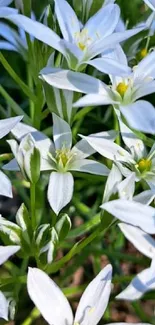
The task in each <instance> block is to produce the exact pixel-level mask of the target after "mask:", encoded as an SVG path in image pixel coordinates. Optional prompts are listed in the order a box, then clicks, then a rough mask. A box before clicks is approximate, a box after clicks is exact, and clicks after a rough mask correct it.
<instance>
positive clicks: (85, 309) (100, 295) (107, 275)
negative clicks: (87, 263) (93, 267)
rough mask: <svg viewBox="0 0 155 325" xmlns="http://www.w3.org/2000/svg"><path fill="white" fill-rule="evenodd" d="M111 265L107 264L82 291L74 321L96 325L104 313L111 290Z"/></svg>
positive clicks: (82, 324)
mask: <svg viewBox="0 0 155 325" xmlns="http://www.w3.org/2000/svg"><path fill="white" fill-rule="evenodd" d="M111 276H112V266H111V265H110V264H109V265H107V266H106V267H105V268H104V269H103V270H102V271H101V272H100V273H99V274H98V275H97V276H96V278H95V279H94V280H93V281H92V282H91V283H90V284H89V285H88V286H87V288H86V290H85V291H84V293H83V295H82V297H81V299H80V302H79V305H78V308H77V311H76V314H75V323H78V324H81V325H84V324H89V325H96V324H97V323H98V322H99V321H100V319H101V317H102V315H103V314H104V312H105V310H106V308H107V305H108V301H109V296H110V292H111Z"/></svg>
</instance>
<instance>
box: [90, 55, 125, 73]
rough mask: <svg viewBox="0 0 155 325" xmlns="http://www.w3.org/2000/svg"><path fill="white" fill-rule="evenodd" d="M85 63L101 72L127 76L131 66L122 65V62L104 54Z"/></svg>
mask: <svg viewBox="0 0 155 325" xmlns="http://www.w3.org/2000/svg"><path fill="white" fill-rule="evenodd" d="M87 63H88V64H90V65H92V66H93V67H94V68H96V69H97V70H99V71H101V72H103V73H106V74H111V75H114V76H127V75H129V74H130V72H131V68H129V67H128V66H126V65H123V63H119V62H118V61H116V60H114V59H112V58H108V57H106V56H102V58H97V59H93V60H89V61H88V62H87Z"/></svg>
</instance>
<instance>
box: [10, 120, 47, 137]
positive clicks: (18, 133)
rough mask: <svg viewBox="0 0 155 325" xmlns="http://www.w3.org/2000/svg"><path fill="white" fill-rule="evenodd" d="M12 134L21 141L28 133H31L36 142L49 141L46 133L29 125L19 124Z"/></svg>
mask: <svg viewBox="0 0 155 325" xmlns="http://www.w3.org/2000/svg"><path fill="white" fill-rule="evenodd" d="M11 133H12V134H13V135H14V137H15V138H16V139H17V140H21V139H22V138H23V137H24V136H25V135H27V134H28V133H31V135H32V136H33V138H34V140H36V141H40V140H44V139H47V136H46V135H45V134H44V133H42V132H40V131H38V130H37V129H35V128H34V127H32V126H30V125H27V124H25V123H18V124H17V125H16V126H15V127H14V128H13V129H12V130H11Z"/></svg>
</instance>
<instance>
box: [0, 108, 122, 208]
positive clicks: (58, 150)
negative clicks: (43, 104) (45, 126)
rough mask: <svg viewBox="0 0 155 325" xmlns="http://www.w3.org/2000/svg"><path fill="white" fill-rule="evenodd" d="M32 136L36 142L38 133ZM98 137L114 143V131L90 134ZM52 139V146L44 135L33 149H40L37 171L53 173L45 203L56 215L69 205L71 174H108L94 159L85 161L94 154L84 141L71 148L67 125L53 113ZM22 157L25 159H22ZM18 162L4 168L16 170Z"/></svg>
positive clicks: (70, 135) (19, 131)
mask: <svg viewBox="0 0 155 325" xmlns="http://www.w3.org/2000/svg"><path fill="white" fill-rule="evenodd" d="M17 129H18V127H17ZM17 129H16V128H15V133H14V134H16V136H17V135H19V134H18V133H21V130H17ZM30 130H31V129H30ZM32 131H33V129H32ZM13 132H14V131H13ZM29 132H30V131H29ZM26 133H27V131H26ZM24 134H25V133H24ZM33 134H34V137H35V138H36V139H38V134H39V137H40V133H39V132H37V131H36V132H32V135H33ZM29 136H30V135H29ZM100 137H101V138H102V137H103V138H105V139H107V141H108V142H109V143H111V140H114V139H115V137H116V132H114V131H109V132H101V133H97V134H93V135H92V138H100ZM31 139H32V136H31ZM53 140H54V143H53V142H52V141H51V140H50V139H49V138H46V137H45V136H44V139H41V140H39V141H38V140H37V141H35V140H34V143H35V146H36V147H37V148H38V149H39V150H40V155H41V167H40V170H41V171H47V170H52V173H51V175H50V180H49V185H48V200H49V203H50V205H51V207H52V209H53V210H54V212H55V213H56V214H58V213H59V211H60V210H61V209H62V208H63V207H64V206H66V205H67V204H68V203H69V202H70V200H71V198H72V195H73V185H74V181H73V176H72V174H71V172H72V171H79V172H84V173H90V174H96V175H103V176H107V175H108V174H109V169H108V168H107V167H106V166H105V165H103V164H101V163H98V162H96V161H95V160H90V159H86V158H87V157H89V156H90V155H92V154H93V153H94V152H95V151H94V149H92V147H91V146H90V145H89V144H88V143H87V141H85V140H81V141H79V142H78V143H77V144H76V145H75V146H74V147H73V148H71V147H72V133H71V129H70V126H69V124H68V123H66V122H65V121H64V120H62V119H61V118H60V117H58V116H57V115H55V114H53ZM10 141H15V140H10ZM10 141H9V143H11V144H13V143H15V142H10ZM24 141H25V138H23V139H22V141H21V144H20V145H19V148H20V147H21V146H22V143H24ZM12 149H13V147H12ZM17 151H18V150H17ZM14 152H15V151H14ZM15 157H16V159H17V161H18V164H20V162H19V158H20V157H18V156H17V154H16V152H15ZM25 158H26V156H25V157H24V159H25ZM17 161H16V160H13V161H11V162H10V163H9V164H7V165H5V166H4V168H5V169H8V170H19V168H18V166H17Z"/></svg>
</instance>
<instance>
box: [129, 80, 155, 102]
mask: <svg viewBox="0 0 155 325" xmlns="http://www.w3.org/2000/svg"><path fill="white" fill-rule="evenodd" d="M154 92H155V81H151V82H147V83H145V82H144V83H143V84H142V85H140V87H139V88H138V89H137V90H136V91H135V93H134V95H133V101H136V100H137V99H138V98H141V97H144V96H147V95H150V94H152V93H154Z"/></svg>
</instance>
